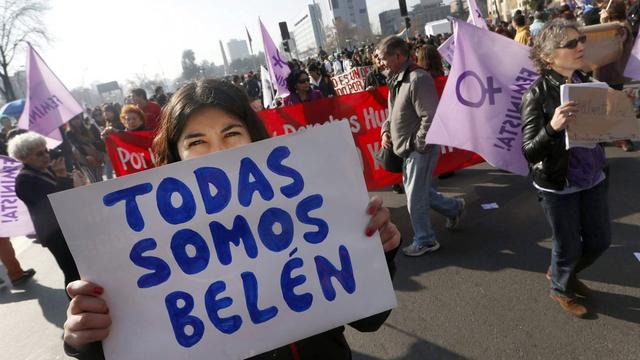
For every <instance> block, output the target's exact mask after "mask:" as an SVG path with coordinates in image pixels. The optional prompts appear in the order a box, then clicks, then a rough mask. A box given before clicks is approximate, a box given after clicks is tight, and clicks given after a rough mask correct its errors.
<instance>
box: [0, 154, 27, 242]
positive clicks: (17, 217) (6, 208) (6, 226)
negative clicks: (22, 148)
mask: <svg viewBox="0 0 640 360" xmlns="http://www.w3.org/2000/svg"><path fill="white" fill-rule="evenodd" d="M20 169H22V163H21V162H19V161H18V160H15V159H12V158H10V157H8V156H3V155H0V237H11V236H21V235H28V234H32V233H33V224H32V223H31V217H30V216H29V210H27V206H26V205H25V204H24V203H23V202H22V201H20V199H18V196H17V195H16V177H17V176H18V173H19V172H20Z"/></svg>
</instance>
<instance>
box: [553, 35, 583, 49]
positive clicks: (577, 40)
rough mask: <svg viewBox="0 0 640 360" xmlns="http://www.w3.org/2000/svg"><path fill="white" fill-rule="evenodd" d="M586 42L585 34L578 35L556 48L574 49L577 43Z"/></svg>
mask: <svg viewBox="0 0 640 360" xmlns="http://www.w3.org/2000/svg"><path fill="white" fill-rule="evenodd" d="M586 42H587V35H580V36H578V37H577V38H575V39H573V40H569V41H567V42H566V43H565V44H564V45H561V46H559V47H558V49H575V48H576V47H578V43H581V44H584V43H586Z"/></svg>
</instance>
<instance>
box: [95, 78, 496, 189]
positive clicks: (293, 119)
mask: <svg viewBox="0 0 640 360" xmlns="http://www.w3.org/2000/svg"><path fill="white" fill-rule="evenodd" d="M445 80H446V78H445V79H440V82H441V83H442V84H444V81H445ZM437 83H438V82H437ZM442 84H440V85H442ZM387 92H388V89H387V87H386V86H384V87H379V88H376V89H374V90H371V91H363V92H359V93H356V94H350V95H345V96H340V97H333V98H324V99H320V100H317V101H314V102H312V103H305V104H297V105H292V106H287V107H283V108H278V109H272V110H264V111H261V112H259V113H258V115H259V116H260V118H261V119H262V121H264V123H265V127H266V128H267V131H268V132H269V134H270V135H271V136H279V135H286V134H292V133H294V132H297V131H303V130H305V129H307V128H310V127H313V126H317V125H319V124H323V123H325V122H327V121H338V120H346V121H348V122H349V124H350V126H351V132H352V134H353V138H354V141H355V145H356V149H357V150H358V153H359V155H360V160H361V165H362V169H363V172H364V177H365V181H366V183H367V188H368V189H369V190H375V189H380V188H383V187H387V186H389V185H393V184H398V183H401V182H402V175H401V174H397V173H390V172H388V171H385V170H384V169H383V168H382V167H381V166H380V164H379V163H378V161H377V160H376V159H375V157H374V154H375V153H377V152H378V151H379V150H380V130H381V128H382V123H383V122H384V121H385V120H386V118H387V114H388V110H387ZM152 141H153V138H152V132H151V131H138V132H119V133H112V134H111V135H109V137H108V138H107V139H106V141H105V143H106V144H107V151H108V153H109V158H110V159H111V162H112V164H113V169H114V170H115V173H116V175H117V176H123V175H127V174H132V173H135V172H139V171H142V170H145V169H148V168H151V167H153V156H152V154H151V143H152ZM327 146H331V139H327ZM440 151H441V154H440V158H439V159H438V165H437V166H436V169H435V171H434V176H437V175H440V174H443V173H447V172H451V171H455V170H458V169H462V168H465V167H469V166H471V165H475V164H478V163H481V162H483V161H484V160H483V159H482V158H481V157H480V156H479V155H477V154H475V153H472V152H469V151H466V150H459V149H455V148H452V147H448V146H442V147H441V148H440ZM327 161H331V160H330V159H327Z"/></svg>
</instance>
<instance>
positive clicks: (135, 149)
mask: <svg viewBox="0 0 640 360" xmlns="http://www.w3.org/2000/svg"><path fill="white" fill-rule="evenodd" d="M104 142H105V144H106V145H107V153H108V154H109V159H111V164H113V170H114V171H115V173H116V176H123V175H128V174H133V173H137V172H139V171H142V170H146V169H150V168H152V167H153V163H154V159H153V155H152V152H151V143H152V142H153V132H152V131H133V132H113V133H111V134H109V136H108V137H107V138H106V139H105V141H104Z"/></svg>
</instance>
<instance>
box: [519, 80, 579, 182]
mask: <svg viewBox="0 0 640 360" xmlns="http://www.w3.org/2000/svg"><path fill="white" fill-rule="evenodd" d="M575 74H576V76H578V77H579V78H580V81H581V82H590V79H589V77H588V76H587V75H586V74H584V73H583V72H580V71H577V72H576V73H575ZM565 83H567V78H566V77H564V76H562V75H560V74H558V73H557V72H555V71H553V70H547V71H545V72H544V74H543V75H542V76H540V78H538V80H536V81H535V82H534V83H533V84H532V85H531V87H530V88H529V90H527V92H526V93H525V94H524V96H523V97H522V105H521V108H520V111H521V114H522V153H523V154H524V157H525V158H526V159H527V161H528V162H529V166H530V167H531V173H532V176H533V181H534V182H535V183H536V184H538V185H539V186H541V187H543V188H546V189H551V190H562V189H564V187H565V186H566V184H567V168H568V166H569V151H568V150H567V149H566V143H565V132H564V130H562V131H555V130H554V129H553V128H552V127H551V125H550V122H551V119H552V118H553V114H554V112H555V110H556V108H557V107H558V106H560V85H562V84H565Z"/></svg>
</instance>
